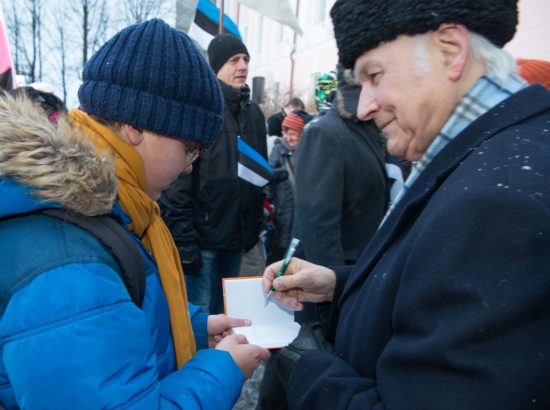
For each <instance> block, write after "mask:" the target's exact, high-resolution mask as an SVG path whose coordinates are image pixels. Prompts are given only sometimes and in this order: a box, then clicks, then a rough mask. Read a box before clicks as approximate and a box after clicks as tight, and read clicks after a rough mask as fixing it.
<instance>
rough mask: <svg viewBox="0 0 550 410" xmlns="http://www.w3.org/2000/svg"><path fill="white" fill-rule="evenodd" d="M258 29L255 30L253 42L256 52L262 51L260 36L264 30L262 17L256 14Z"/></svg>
mask: <svg viewBox="0 0 550 410" xmlns="http://www.w3.org/2000/svg"><path fill="white" fill-rule="evenodd" d="M258 17H259V18H258V29H257V31H256V33H257V35H256V43H255V44H254V47H255V48H256V52H257V53H261V52H262V37H263V31H264V17H263V16H261V15H260V16H258Z"/></svg>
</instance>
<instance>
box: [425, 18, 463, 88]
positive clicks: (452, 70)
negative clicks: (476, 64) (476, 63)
mask: <svg viewBox="0 0 550 410" xmlns="http://www.w3.org/2000/svg"><path fill="white" fill-rule="evenodd" d="M434 35H435V38H436V40H437V45H438V47H439V50H440V52H441V54H442V56H443V63H444V65H445V67H446V69H447V77H448V78H449V80H451V81H458V80H460V79H461V78H462V76H463V74H464V71H465V69H466V63H467V62H468V56H469V55H470V40H469V38H468V31H467V30H466V27H464V26H463V25H461V24H442V25H441V26H439V28H438V29H437V30H436V31H435V32H434Z"/></svg>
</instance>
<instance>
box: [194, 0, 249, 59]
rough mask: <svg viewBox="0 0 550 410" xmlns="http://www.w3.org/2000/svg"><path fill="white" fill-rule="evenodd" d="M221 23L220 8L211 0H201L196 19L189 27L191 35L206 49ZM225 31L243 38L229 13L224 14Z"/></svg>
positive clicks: (198, 4)
mask: <svg viewBox="0 0 550 410" xmlns="http://www.w3.org/2000/svg"><path fill="white" fill-rule="evenodd" d="M219 24H220V9H219V8H217V7H216V5H215V4H214V3H212V2H210V1H209V0H199V2H198V3H197V11H196V12H195V19H194V21H193V22H192V23H191V27H189V33H188V34H189V37H191V38H192V39H193V40H195V41H196V42H197V43H199V45H200V46H201V47H202V48H203V49H205V50H206V49H207V48H208V44H210V41H211V40H212V39H213V38H214V36H215V35H217V34H218V33H219V31H220V30H219ZM223 32H224V33H227V34H233V35H235V36H237V37H239V38H241V33H239V29H238V28H237V25H236V24H235V23H234V22H233V20H231V19H230V18H229V16H228V15H227V14H224V17H223Z"/></svg>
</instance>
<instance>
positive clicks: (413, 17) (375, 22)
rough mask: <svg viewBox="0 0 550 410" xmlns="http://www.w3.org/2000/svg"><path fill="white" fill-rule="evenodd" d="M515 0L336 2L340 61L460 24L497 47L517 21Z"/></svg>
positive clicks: (350, 60) (346, 62)
mask: <svg viewBox="0 0 550 410" xmlns="http://www.w3.org/2000/svg"><path fill="white" fill-rule="evenodd" d="M517 3H518V0H422V1H418V0H369V1H365V0H337V1H336V3H335V4H334V6H333V7H332V9H331V11H330V16H331V17H332V22H333V25H334V37H335V38H336V44H337V45H338V56H339V60H340V63H342V64H343V65H344V67H345V68H353V65H354V64H355V60H356V59H357V58H358V57H359V56H360V55H361V54H363V53H364V52H366V51H369V50H371V49H373V48H376V47H378V46H379V45H380V43H382V42H388V41H392V40H395V39H396V38H397V37H398V36H399V35H401V34H405V35H415V34H422V33H426V32H428V31H432V30H436V29H437V28H438V27H439V26H440V25H441V24H443V23H455V24H462V25H464V26H465V27H466V28H467V29H468V30H470V31H473V32H475V33H478V34H480V35H482V36H484V37H485V38H486V39H488V40H489V41H491V42H492V43H493V44H495V45H496V46H498V47H502V46H504V44H506V43H507V42H509V41H510V40H511V39H512V37H514V34H515V32H516V25H517V23H518V7H517V6H518V5H517Z"/></svg>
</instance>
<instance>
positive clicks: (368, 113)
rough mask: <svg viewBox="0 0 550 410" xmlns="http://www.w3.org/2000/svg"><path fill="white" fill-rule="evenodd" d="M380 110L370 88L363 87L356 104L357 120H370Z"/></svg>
mask: <svg viewBox="0 0 550 410" xmlns="http://www.w3.org/2000/svg"><path fill="white" fill-rule="evenodd" d="M379 109H380V106H379V105H378V102H377V101H376V96H375V95H374V92H373V90H372V88H371V87H368V86H363V87H362V88H361V94H360V95H359V102H358V104H357V118H358V119H360V120H361V121H369V120H372V118H373V116H374V114H375V113H376V112H377V111H378V110H379Z"/></svg>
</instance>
